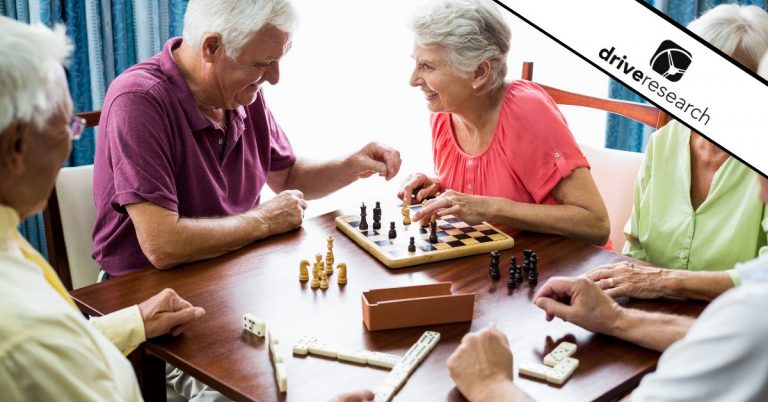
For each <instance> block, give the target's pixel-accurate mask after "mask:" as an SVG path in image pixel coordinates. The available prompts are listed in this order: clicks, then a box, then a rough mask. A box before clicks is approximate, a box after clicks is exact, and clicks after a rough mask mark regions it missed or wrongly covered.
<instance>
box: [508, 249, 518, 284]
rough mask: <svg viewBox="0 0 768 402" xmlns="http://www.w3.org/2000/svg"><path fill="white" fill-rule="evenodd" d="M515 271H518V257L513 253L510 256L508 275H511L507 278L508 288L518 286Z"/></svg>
mask: <svg viewBox="0 0 768 402" xmlns="http://www.w3.org/2000/svg"><path fill="white" fill-rule="evenodd" d="M515 272H517V257H515V256H514V255H513V256H512V257H509V269H508V270H507V275H508V276H509V278H507V287H508V288H513V287H515V286H517V282H515Z"/></svg>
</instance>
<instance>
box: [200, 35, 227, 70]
mask: <svg viewBox="0 0 768 402" xmlns="http://www.w3.org/2000/svg"><path fill="white" fill-rule="evenodd" d="M223 50H224V49H223V48H222V47H221V35H219V34H217V33H208V34H206V35H205V36H203V40H202V41H201V43H200V51H201V52H202V55H203V59H205V61H207V62H209V63H211V62H213V60H214V59H215V58H216V52H217V51H223Z"/></svg>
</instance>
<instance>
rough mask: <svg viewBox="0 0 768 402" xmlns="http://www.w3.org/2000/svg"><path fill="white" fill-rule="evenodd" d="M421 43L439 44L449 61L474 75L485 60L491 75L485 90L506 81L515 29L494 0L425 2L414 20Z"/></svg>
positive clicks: (416, 35)
mask: <svg viewBox="0 0 768 402" xmlns="http://www.w3.org/2000/svg"><path fill="white" fill-rule="evenodd" d="M411 29H412V30H413V32H414V36H415V42H416V45H418V46H428V45H438V46H442V48H443V49H444V51H445V57H446V59H447V61H448V63H449V64H450V65H451V67H453V68H454V69H455V70H456V71H458V72H459V73H462V74H465V75H468V76H471V75H472V73H474V71H475V69H477V66H479V65H480V63H482V62H483V61H484V60H488V62H489V63H490V64H491V71H490V77H489V78H488V81H487V82H486V83H485V85H483V87H482V88H481V92H486V91H490V90H493V89H496V88H498V87H499V86H501V85H503V84H504V78H505V77H506V75H507V53H508V52H509V42H510V38H511V36H512V35H511V33H510V31H509V27H507V24H506V23H505V22H504V19H503V17H502V15H501V12H500V11H499V8H498V7H497V6H496V5H495V4H494V3H492V2H491V1H490V0H441V1H432V2H429V3H425V4H423V5H422V6H421V7H420V8H419V10H418V11H417V12H416V13H415V14H414V16H413V18H412V20H411Z"/></svg>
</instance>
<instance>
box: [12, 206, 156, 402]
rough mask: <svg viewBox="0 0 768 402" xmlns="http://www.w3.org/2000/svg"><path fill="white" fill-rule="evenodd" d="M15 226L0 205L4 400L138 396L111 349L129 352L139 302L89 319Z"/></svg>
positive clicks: (139, 335) (124, 363) (138, 335)
mask: <svg viewBox="0 0 768 402" xmlns="http://www.w3.org/2000/svg"><path fill="white" fill-rule="evenodd" d="M18 224H19V216H18V214H17V213H16V211H15V210H13V209H11V208H9V207H7V206H3V205H0V323H2V324H1V325H0V389H2V390H3V391H2V393H3V398H7V400H11V401H53V400H67V401H141V400H142V398H141V394H140V392H139V387H138V384H137V382H136V376H135V374H134V372H133V368H132V367H131V364H130V363H129V362H128V360H127V359H125V357H124V356H123V354H122V353H121V352H120V350H118V348H119V349H121V350H122V351H124V352H125V353H128V352H130V351H131V350H133V349H134V348H135V347H136V346H138V344H140V343H141V342H143V341H144V340H145V334H144V323H143V321H142V319H141V314H140V312H139V310H138V306H132V307H129V308H126V309H123V310H120V311H118V312H115V313H113V314H109V315H106V316H104V317H101V318H98V319H94V320H91V324H89V322H88V321H87V320H85V319H84V318H83V316H82V314H81V313H80V312H79V311H78V310H77V309H76V308H75V307H74V304H73V303H72V300H71V298H70V297H69V295H68V294H67V293H66V292H65V291H64V290H63V289H64V288H63V286H60V281H58V277H57V276H56V275H55V273H53V271H52V269H51V267H50V266H49V265H48V264H47V262H45V260H44V259H43V258H42V257H41V256H40V255H39V254H38V253H37V252H35V251H34V249H32V248H31V247H30V246H29V244H28V243H27V242H26V241H24V240H23V238H21V237H20V236H19V234H18V232H17V230H16V227H17V226H18ZM49 281H51V282H49ZM92 324H93V325H92ZM116 346H117V348H116Z"/></svg>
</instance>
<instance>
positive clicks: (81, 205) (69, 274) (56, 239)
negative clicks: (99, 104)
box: [43, 111, 100, 290]
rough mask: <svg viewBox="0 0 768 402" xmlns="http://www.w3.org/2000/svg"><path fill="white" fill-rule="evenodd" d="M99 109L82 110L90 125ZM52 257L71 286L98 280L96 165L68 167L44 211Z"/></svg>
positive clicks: (49, 251)
mask: <svg viewBox="0 0 768 402" xmlns="http://www.w3.org/2000/svg"><path fill="white" fill-rule="evenodd" d="M99 115H100V112H99V111H93V112H87V113H81V114H78V116H80V117H82V118H84V119H85V120H86V127H93V126H96V125H97V124H98V122H99ZM43 218H44V221H45V236H46V240H47V249H48V261H49V262H50V264H51V266H53V268H54V270H55V271H56V273H57V274H58V275H59V278H61V281H62V282H63V283H64V286H65V287H66V288H67V289H68V290H73V289H77V288H80V287H83V286H87V285H90V284H93V283H96V276H97V275H98V273H99V266H98V264H96V262H95V261H94V260H93V258H91V253H92V252H93V240H92V236H91V234H92V232H93V226H94V223H95V222H96V206H95V204H94V201H93V165H85V166H76V167H66V168H63V169H61V170H60V171H59V175H58V177H57V178H56V186H55V187H54V190H53V192H52V193H51V196H50V198H49V199H48V206H47V207H46V208H45V211H44V212H43Z"/></svg>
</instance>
